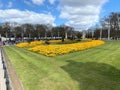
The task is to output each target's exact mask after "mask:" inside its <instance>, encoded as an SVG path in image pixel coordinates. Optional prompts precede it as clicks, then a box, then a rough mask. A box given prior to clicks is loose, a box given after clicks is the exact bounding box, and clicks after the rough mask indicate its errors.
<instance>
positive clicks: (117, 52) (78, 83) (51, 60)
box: [4, 41, 120, 90]
mask: <svg viewBox="0 0 120 90" xmlns="http://www.w3.org/2000/svg"><path fill="white" fill-rule="evenodd" d="M4 49H5V51H6V52H7V55H8V56H9V59H10V60H11V63H12V64H13V66H14V68H15V70H16V72H17V74H18V76H19V77H20V79H21V80H22V83H23V85H24V87H25V90H120V41H108V42H106V44H104V45H102V46H99V47H96V48H92V49H88V50H84V51H79V52H74V53H70V54H66V55H60V56H56V57H46V56H43V55H40V54H37V53H33V52H30V51H27V50H26V49H24V48H17V47H15V46H6V47H4Z"/></svg>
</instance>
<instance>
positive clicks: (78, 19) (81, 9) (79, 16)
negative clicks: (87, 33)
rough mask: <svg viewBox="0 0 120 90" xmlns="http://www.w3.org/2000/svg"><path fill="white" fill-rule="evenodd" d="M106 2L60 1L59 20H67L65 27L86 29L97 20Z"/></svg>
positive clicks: (99, 0)
mask: <svg viewBox="0 0 120 90" xmlns="http://www.w3.org/2000/svg"><path fill="white" fill-rule="evenodd" d="M106 1H107V0H94V1H93V0H84V1H83V0H75V1H74V0H60V5H59V9H60V10H61V13H60V18H63V19H67V20H68V22H67V23H66V24H67V25H71V26H74V27H75V28H81V29H88V28H89V27H91V26H92V25H94V24H95V23H96V22H98V20H99V14H100V11H101V8H102V5H103V4H104V3H105V2H106Z"/></svg>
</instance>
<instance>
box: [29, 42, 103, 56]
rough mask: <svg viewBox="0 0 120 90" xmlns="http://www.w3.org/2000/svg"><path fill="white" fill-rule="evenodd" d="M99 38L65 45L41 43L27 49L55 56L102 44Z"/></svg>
mask: <svg viewBox="0 0 120 90" xmlns="http://www.w3.org/2000/svg"><path fill="white" fill-rule="evenodd" d="M104 43H105V42H104V41H101V40H92V41H89V42H84V43H74V44H65V45H41V46H35V47H32V48H29V49H28V50H30V51H33V52H39V53H40V54H43V55H46V56H56V55H60V54H67V53H70V52H74V51H80V50H85V49H89V48H93V47H96V46H99V45H102V44H104Z"/></svg>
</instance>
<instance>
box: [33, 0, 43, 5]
mask: <svg viewBox="0 0 120 90" xmlns="http://www.w3.org/2000/svg"><path fill="white" fill-rule="evenodd" d="M44 1H45V0H32V2H33V3H34V4H36V5H42V4H43V3H44Z"/></svg>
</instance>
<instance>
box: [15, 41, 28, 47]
mask: <svg viewBox="0 0 120 90" xmlns="http://www.w3.org/2000/svg"><path fill="white" fill-rule="evenodd" d="M16 46H17V47H19V48H23V47H27V46H29V43H28V42H23V43H19V44H17V45H16Z"/></svg>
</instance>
